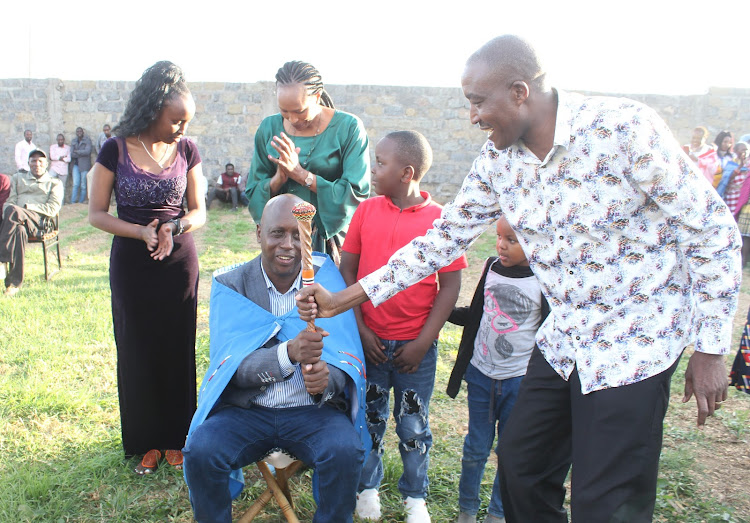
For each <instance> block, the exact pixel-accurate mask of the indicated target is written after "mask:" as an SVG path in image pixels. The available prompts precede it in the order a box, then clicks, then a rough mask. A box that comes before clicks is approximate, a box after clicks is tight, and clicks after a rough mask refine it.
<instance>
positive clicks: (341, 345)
mask: <svg viewBox="0 0 750 523" xmlns="http://www.w3.org/2000/svg"><path fill="white" fill-rule="evenodd" d="M301 201H302V200H301V199H300V198H298V197H297V196H294V195H291V194H282V195H279V196H277V197H275V198H272V199H271V200H269V201H268V203H267V204H266V206H265V208H264V210H263V216H262V218H261V222H260V224H259V225H258V227H257V232H256V234H257V237H258V241H259V242H260V245H261V254H260V256H258V257H256V258H255V259H253V260H252V261H250V262H247V263H244V264H242V265H239V266H235V267H230V268H228V269H226V270H219V271H217V272H216V273H215V275H214V281H213V284H212V289H211V317H210V329H211V363H210V366H209V369H208V372H207V373H206V377H205V378H204V380H203V384H202V385H201V389H200V397H199V400H198V410H197V411H196V414H195V417H194V418H193V422H192V424H191V426H190V431H189V433H188V438H187V442H186V444H185V448H184V449H183V453H184V456H185V480H186V481H187V484H188V487H189V488H190V501H191V503H192V506H193V512H194V514H195V519H196V520H197V521H199V522H227V523H231V520H232V498H233V497H236V496H237V495H239V493H240V491H241V490H242V476H241V471H240V470H239V469H240V468H242V467H244V466H247V465H249V464H252V463H254V462H255V461H258V460H260V459H262V458H263V457H264V456H265V455H266V454H268V452H269V451H271V450H274V449H282V450H284V451H286V452H287V453H290V454H292V455H293V456H294V457H296V458H297V459H300V460H302V461H303V462H304V463H305V464H306V465H308V466H311V467H314V469H315V472H314V474H315V476H316V477H315V478H314V481H313V485H314V486H315V488H314V491H315V499H316V502H317V504H318V507H317V511H316V513H315V519H314V520H313V521H321V522H322V521H326V522H339V521H340V522H350V521H352V513H353V512H354V507H355V504H356V489H357V485H358V483H359V476H360V472H361V468H362V463H363V462H364V457H365V452H366V448H369V446H370V437H369V435H368V432H367V426H366V422H365V419H364V409H360V408H359V406H362V407H364V405H365V401H364V400H365V398H364V383H365V382H364V369H363V362H364V355H363V352H362V346H361V343H360V341H359V335H358V330H357V323H356V320H355V318H354V315H353V314H352V315H350V316H347V317H345V318H343V319H342V320H341V321H334V322H327V321H326V320H323V321H320V322H318V325H317V326H316V327H317V329H316V331H315V332H309V331H306V330H305V326H306V325H305V323H304V322H303V321H301V320H300V319H299V317H298V316H297V308H296V302H295V299H294V298H295V295H296V294H297V292H298V291H299V289H300V288H301V284H302V283H301V253H300V239H299V233H298V231H297V221H296V219H295V218H294V216H293V215H292V212H291V209H292V207H293V206H294V205H295V204H296V203H298V202H301ZM314 265H316V275H315V279H316V280H319V281H321V282H323V281H328V282H330V283H331V284H332V285H336V286H338V287H340V288H342V289H343V288H344V287H345V285H344V281H343V278H341V275H340V274H339V273H338V269H336V266H335V265H334V264H333V262H332V261H331V260H330V259H329V258H327V257H324V256H322V255H316V256H314ZM324 329H325V330H324Z"/></svg>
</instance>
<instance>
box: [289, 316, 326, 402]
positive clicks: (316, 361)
mask: <svg viewBox="0 0 750 523" xmlns="http://www.w3.org/2000/svg"><path fill="white" fill-rule="evenodd" d="M326 336H328V332H326V331H324V330H323V329H321V328H320V327H315V332H310V331H307V330H304V331H302V332H300V333H299V334H297V336H295V337H294V338H292V339H291V340H289V342H288V343H287V346H286V350H287V354H288V355H289V360H290V361H291V362H292V363H295V364H296V363H299V364H300V367H301V368H302V377H303V378H304V380H305V388H306V389H307V392H308V393H309V394H312V395H315V394H321V393H322V392H324V391H325V390H326V387H328V373H329V371H328V364H327V363H326V362H325V361H323V360H321V359H320V356H321V355H322V354H323V338H324V337H326Z"/></svg>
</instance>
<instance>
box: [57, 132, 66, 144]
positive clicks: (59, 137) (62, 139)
mask: <svg viewBox="0 0 750 523" xmlns="http://www.w3.org/2000/svg"><path fill="white" fill-rule="evenodd" d="M63 145H65V137H64V136H63V135H61V134H58V135H57V146H58V147H62V146H63Z"/></svg>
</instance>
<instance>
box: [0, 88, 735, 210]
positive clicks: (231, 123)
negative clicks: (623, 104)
mask: <svg viewBox="0 0 750 523" xmlns="http://www.w3.org/2000/svg"><path fill="white" fill-rule="evenodd" d="M133 87H134V82H117V81H68V80H65V81H63V80H59V79H53V78H50V79H0V172H4V173H12V172H14V171H15V163H14V161H13V151H14V146H15V143H16V142H18V141H19V140H21V139H22V134H23V131H24V129H31V130H32V131H33V132H34V143H35V144H36V145H37V146H39V147H42V148H44V149H45V151H49V146H50V144H51V143H53V142H54V140H55V137H56V136H57V134H58V133H60V132H62V133H63V134H65V136H66V140H67V141H68V143H69V142H70V140H71V139H72V138H73V137H74V136H75V129H76V127H79V126H80V127H83V128H84V129H85V130H86V132H87V133H88V134H89V136H91V137H92V139H96V137H97V136H98V135H99V133H100V132H101V128H102V126H103V125H104V124H105V123H109V124H112V125H114V124H116V123H117V121H118V120H119V117H120V116H121V114H122V112H123V110H124V108H125V104H126V102H127V98H128V95H129V93H130V91H131V90H132V89H133ZM190 87H191V89H192V91H193V94H194V96H195V99H196V103H197V110H196V116H195V119H194V120H193V123H192V124H191V125H190V128H189V130H188V136H190V137H191V138H192V139H193V140H195V142H196V143H197V144H198V146H199V149H200V152H201V156H202V157H203V169H204V173H205V174H206V175H207V177H208V178H209V180H213V179H214V178H216V177H217V176H218V175H219V174H220V173H221V172H222V170H223V166H224V164H225V163H227V162H231V163H234V164H235V166H236V167H237V169H238V170H239V171H240V172H241V173H243V174H246V173H247V171H248V169H249V168H250V160H251V158H252V155H253V153H254V144H253V137H254V135H255V131H256V129H257V128H258V125H259V124H260V121H261V120H262V119H263V117H265V116H267V115H269V114H273V113H275V112H277V107H276V99H275V95H274V85H273V83H272V82H256V83H224V82H203V83H191V84H190ZM328 91H329V92H330V94H331V96H332V98H333V100H334V101H335V103H336V107H337V108H339V109H341V110H344V111H348V112H351V113H353V114H356V115H358V116H359V117H360V118H361V119H362V121H363V122H364V124H365V127H366V128H367V133H368V135H369V137H370V141H371V144H372V147H371V156H373V155H374V144H375V143H377V141H378V140H379V139H380V138H382V137H383V136H384V135H385V134H387V133H388V132H390V131H393V130H399V129H414V130H417V131H419V132H421V133H422V134H424V135H425V136H426V137H427V139H428V140H429V141H430V144H431V145H432V147H433V150H434V162H433V167H432V169H431V170H430V172H429V174H428V175H427V178H426V179H425V181H424V182H423V185H424V186H425V188H426V189H427V190H429V191H430V192H432V194H433V196H434V197H435V199H436V200H437V201H440V202H443V203H444V202H446V201H448V200H449V199H450V198H451V196H452V195H453V194H455V192H456V191H457V189H458V188H459V186H460V184H461V181H462V179H463V177H464V176H465V174H466V172H467V171H468V169H469V167H470V166H471V162H472V161H473V159H474V157H475V156H476V153H477V151H478V150H479V148H480V146H481V145H482V143H483V142H484V140H485V136H484V134H483V133H482V132H481V131H479V130H478V129H477V128H476V127H475V126H471V125H470V124H469V121H468V105H467V103H466V102H465V100H464V98H463V96H462V94H461V91H460V89H458V88H437V87H394V86H366V85H349V86H343V85H331V86H328ZM623 96H628V97H629V98H633V99H636V100H639V101H641V102H644V103H646V104H647V105H649V106H651V107H653V108H654V109H655V110H656V111H657V112H658V113H659V114H660V115H661V116H662V117H663V118H664V119H665V120H666V122H667V124H668V125H669V126H670V128H671V129H672V132H673V133H674V135H675V137H676V138H677V139H678V140H679V141H680V143H686V142H687V141H688V140H689V138H690V134H691V131H692V129H693V128H694V127H695V126H697V125H704V126H706V127H707V128H708V129H709V131H710V132H711V138H713V136H714V135H715V134H716V133H717V132H718V131H720V130H722V129H729V130H732V131H733V132H734V133H735V135H736V136H739V135H742V134H746V133H750V89H729V88H711V89H710V90H709V92H708V94H705V95H689V96H666V95H623Z"/></svg>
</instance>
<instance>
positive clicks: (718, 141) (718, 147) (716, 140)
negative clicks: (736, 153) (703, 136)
mask: <svg viewBox="0 0 750 523" xmlns="http://www.w3.org/2000/svg"><path fill="white" fill-rule="evenodd" d="M727 136H729V137H730V138H731V139H732V145H730V146H729V149H727V153H731V152H732V147H733V146H734V135H733V134H732V133H731V132H729V131H721V132H720V133H719V134H717V135H716V138H714V143H715V144H716V152H719V151H721V142H723V141H724V138H726V137H727Z"/></svg>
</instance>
